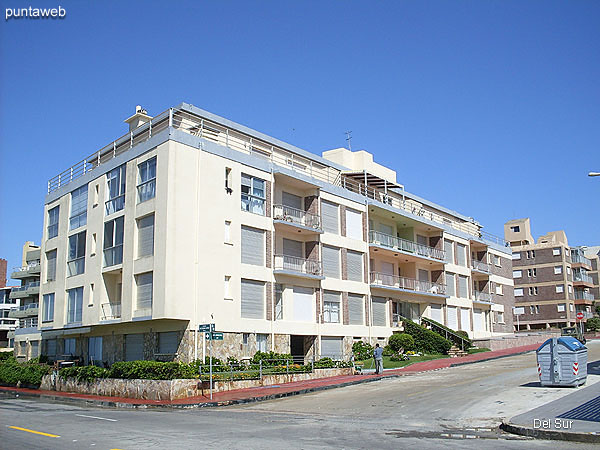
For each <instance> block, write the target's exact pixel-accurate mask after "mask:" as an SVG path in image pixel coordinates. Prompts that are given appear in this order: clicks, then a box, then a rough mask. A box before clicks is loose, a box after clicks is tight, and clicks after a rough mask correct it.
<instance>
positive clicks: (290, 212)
mask: <svg viewBox="0 0 600 450" xmlns="http://www.w3.org/2000/svg"><path fill="white" fill-rule="evenodd" d="M273 220H274V221H275V224H282V225H285V226H290V227H294V228H296V229H298V228H299V229H301V230H305V231H309V232H313V233H322V232H323V229H322V228H321V216H319V215H317V214H311V213H309V212H306V211H302V210H301V209H296V208H292V207H290V206H285V205H273Z"/></svg>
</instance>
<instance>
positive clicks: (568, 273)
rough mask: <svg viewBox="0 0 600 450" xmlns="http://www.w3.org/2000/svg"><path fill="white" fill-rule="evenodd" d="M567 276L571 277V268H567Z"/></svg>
mask: <svg viewBox="0 0 600 450" xmlns="http://www.w3.org/2000/svg"><path fill="white" fill-rule="evenodd" d="M567 275H571V266H567Z"/></svg>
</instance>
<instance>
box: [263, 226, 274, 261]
mask: <svg viewBox="0 0 600 450" xmlns="http://www.w3.org/2000/svg"><path fill="white" fill-rule="evenodd" d="M265 240H266V242H265V253H266V255H265V261H266V262H267V264H266V266H267V267H269V268H270V267H271V265H272V263H273V232H272V231H267V232H266V233H265Z"/></svg>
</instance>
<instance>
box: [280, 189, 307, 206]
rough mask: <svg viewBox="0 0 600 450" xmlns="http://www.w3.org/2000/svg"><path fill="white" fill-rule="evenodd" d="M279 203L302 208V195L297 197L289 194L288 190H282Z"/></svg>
mask: <svg viewBox="0 0 600 450" xmlns="http://www.w3.org/2000/svg"><path fill="white" fill-rule="evenodd" d="M281 203H282V204H283V206H289V207H290V208H295V209H299V210H302V197H298V196H297V195H294V194H289V193H288V192H282V193H281Z"/></svg>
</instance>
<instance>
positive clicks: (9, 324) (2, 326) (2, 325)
mask: <svg viewBox="0 0 600 450" xmlns="http://www.w3.org/2000/svg"><path fill="white" fill-rule="evenodd" d="M17 325H19V324H18V322H17V319H9V318H0V330H2V331H13V330H14V329H15V328H17Z"/></svg>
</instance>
